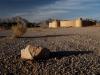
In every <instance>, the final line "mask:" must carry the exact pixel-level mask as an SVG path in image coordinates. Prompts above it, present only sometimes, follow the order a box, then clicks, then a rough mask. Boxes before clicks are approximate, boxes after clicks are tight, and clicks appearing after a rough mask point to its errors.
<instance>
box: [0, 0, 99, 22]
mask: <svg viewBox="0 0 100 75" xmlns="http://www.w3.org/2000/svg"><path fill="white" fill-rule="evenodd" d="M99 8H100V0H0V9H1V10H0V17H1V18H2V17H10V16H22V17H24V18H26V19H28V20H29V21H40V20H45V19H48V18H58V19H68V18H78V17H88V18H95V19H100V9H99Z"/></svg>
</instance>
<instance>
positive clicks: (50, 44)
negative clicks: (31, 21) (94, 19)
mask: <svg viewBox="0 0 100 75" xmlns="http://www.w3.org/2000/svg"><path fill="white" fill-rule="evenodd" d="M92 29H95V28H84V29H82V30H81V29H78V30H77V29H74V28H73V29H68V30H65V29H55V30H54V31H53V30H51V31H52V32H50V30H49V31H48V34H47V32H46V33H45V34H46V35H45V36H43V35H44V34H43V33H44V31H41V32H40V31H37V32H34V33H37V34H34V37H27V38H25V37H24V38H17V39H14V40H11V39H9V38H1V39H0V75H100V58H99V56H97V55H96V54H95V53H92V52H91V51H97V50H100V38H99V37H100V28H97V30H96V29H95V30H92ZM46 31H47V30H46ZM95 32H96V33H95ZM39 33H41V35H40V36H36V35H39ZM93 33H94V34H93ZM30 43H31V44H33V45H38V46H42V47H45V48H48V49H49V50H50V51H51V54H50V58H48V59H45V60H44V59H41V60H34V61H30V60H27V61H26V60H22V59H21V58H20V51H21V49H22V48H25V47H26V45H28V44H30Z"/></svg>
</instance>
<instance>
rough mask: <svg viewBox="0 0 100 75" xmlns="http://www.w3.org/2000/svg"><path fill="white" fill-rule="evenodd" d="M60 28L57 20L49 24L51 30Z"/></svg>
mask: <svg viewBox="0 0 100 75" xmlns="http://www.w3.org/2000/svg"><path fill="white" fill-rule="evenodd" d="M57 27H60V24H59V21H57V20H55V21H52V22H50V23H49V28H57Z"/></svg>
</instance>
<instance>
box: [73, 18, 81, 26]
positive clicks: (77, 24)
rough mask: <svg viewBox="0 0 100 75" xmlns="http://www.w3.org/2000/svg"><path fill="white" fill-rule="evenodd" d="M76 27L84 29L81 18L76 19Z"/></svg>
mask: <svg viewBox="0 0 100 75" xmlns="http://www.w3.org/2000/svg"><path fill="white" fill-rule="evenodd" d="M75 27H82V19H81V18H79V19H76V24H75Z"/></svg>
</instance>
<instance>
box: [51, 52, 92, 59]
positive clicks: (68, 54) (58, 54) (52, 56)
mask: <svg viewBox="0 0 100 75" xmlns="http://www.w3.org/2000/svg"><path fill="white" fill-rule="evenodd" d="M90 53H93V51H57V52H51V53H50V57H49V58H55V57H57V58H62V57H67V56H71V55H75V56H77V55H79V54H81V55H83V54H90Z"/></svg>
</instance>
